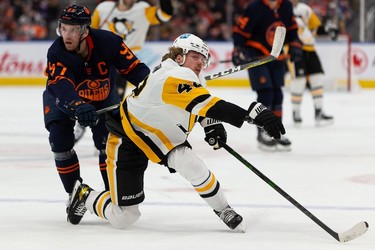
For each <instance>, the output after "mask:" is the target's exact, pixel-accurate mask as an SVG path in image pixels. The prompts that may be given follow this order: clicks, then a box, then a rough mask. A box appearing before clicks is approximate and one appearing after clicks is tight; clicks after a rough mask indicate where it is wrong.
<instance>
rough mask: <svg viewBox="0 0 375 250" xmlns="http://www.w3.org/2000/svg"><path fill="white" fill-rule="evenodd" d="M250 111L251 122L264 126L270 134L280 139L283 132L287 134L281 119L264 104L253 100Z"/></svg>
mask: <svg viewBox="0 0 375 250" xmlns="http://www.w3.org/2000/svg"><path fill="white" fill-rule="evenodd" d="M249 111H250V112H249V117H250V121H249V122H252V123H254V124H255V125H257V126H259V127H262V128H263V129H264V130H265V131H266V132H267V134H268V135H269V136H271V137H273V138H275V139H280V137H281V134H285V128H284V125H283V124H282V122H281V119H280V118H279V117H277V116H276V115H275V114H274V113H272V112H271V111H270V110H268V109H267V108H266V107H265V106H264V105H263V104H261V103H259V102H253V103H252V104H251V105H250V108H249Z"/></svg>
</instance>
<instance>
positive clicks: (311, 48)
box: [290, 0, 333, 126]
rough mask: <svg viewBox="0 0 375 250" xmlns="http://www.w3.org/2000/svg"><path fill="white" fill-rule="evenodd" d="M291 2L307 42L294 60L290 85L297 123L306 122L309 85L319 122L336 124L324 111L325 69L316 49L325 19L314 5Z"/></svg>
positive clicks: (301, 37)
mask: <svg viewBox="0 0 375 250" xmlns="http://www.w3.org/2000/svg"><path fill="white" fill-rule="evenodd" d="M291 2H292V4H293V12H294V15H295V16H296V21H297V24H298V35H299V38H300V40H301V41H302V43H303V46H302V50H303V57H302V60H300V61H298V62H294V70H293V71H294V74H295V76H294V77H293V78H294V79H292V81H291V86H290V91H291V98H292V107H293V121H294V124H295V125H296V126H300V124H301V123H302V116H301V104H302V99H303V94H304V92H305V89H306V85H307V84H309V89H310V93H311V95H312V98H313V102H314V107H315V122H316V125H317V126H321V125H328V124H332V123H333V117H332V116H328V115H326V114H325V113H324V112H323V92H324V86H323V80H324V71H323V68H322V65H321V63H320V59H319V57H318V54H317V53H316V50H315V36H316V31H317V29H318V27H319V26H320V25H321V22H320V20H319V18H318V17H317V15H316V14H315V13H314V12H313V10H312V9H311V7H310V6H308V5H307V4H305V3H301V2H299V1H298V0H291Z"/></svg>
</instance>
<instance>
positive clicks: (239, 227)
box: [234, 223, 245, 233]
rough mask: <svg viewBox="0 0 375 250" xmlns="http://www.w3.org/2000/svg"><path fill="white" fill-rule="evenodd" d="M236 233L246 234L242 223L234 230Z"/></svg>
mask: <svg viewBox="0 0 375 250" xmlns="http://www.w3.org/2000/svg"><path fill="white" fill-rule="evenodd" d="M234 231H236V232H239V233H245V229H244V228H243V226H242V223H241V224H239V225H238V226H237V227H236V228H235V229H234Z"/></svg>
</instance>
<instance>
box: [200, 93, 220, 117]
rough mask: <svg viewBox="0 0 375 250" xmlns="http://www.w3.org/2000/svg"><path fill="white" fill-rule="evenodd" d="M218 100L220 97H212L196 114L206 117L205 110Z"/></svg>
mask: <svg viewBox="0 0 375 250" xmlns="http://www.w3.org/2000/svg"><path fill="white" fill-rule="evenodd" d="M220 100H221V99H220V98H218V97H213V98H212V99H211V100H210V101H209V102H208V103H207V104H206V105H205V106H204V107H203V108H202V109H201V110H199V112H198V115H199V116H204V117H206V115H207V111H208V110H209V109H210V108H212V107H213V106H214V105H215V104H216V103H217V102H218V101H220Z"/></svg>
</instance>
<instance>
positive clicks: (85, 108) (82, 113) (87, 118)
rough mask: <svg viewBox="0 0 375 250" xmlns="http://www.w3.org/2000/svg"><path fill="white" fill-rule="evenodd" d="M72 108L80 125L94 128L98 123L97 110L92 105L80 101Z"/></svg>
mask: <svg viewBox="0 0 375 250" xmlns="http://www.w3.org/2000/svg"><path fill="white" fill-rule="evenodd" d="M71 108H72V109H73V110H74V116H75V118H76V119H77V120H78V123H79V125H81V126H83V127H87V126H90V127H92V126H95V125H96V124H97V123H98V115H97V114H96V109H95V107H94V106H92V105H91V104H87V103H84V102H82V101H78V102H75V103H74V104H73V105H71Z"/></svg>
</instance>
